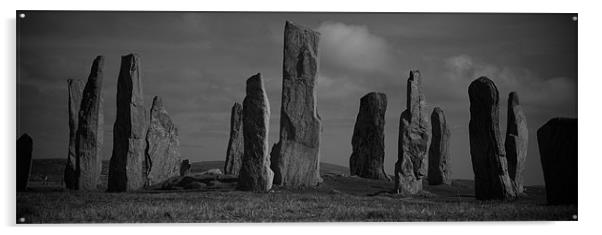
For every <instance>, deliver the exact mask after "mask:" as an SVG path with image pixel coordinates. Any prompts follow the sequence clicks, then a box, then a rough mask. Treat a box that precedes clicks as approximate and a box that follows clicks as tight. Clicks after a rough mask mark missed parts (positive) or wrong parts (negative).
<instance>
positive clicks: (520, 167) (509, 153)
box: [505, 92, 529, 194]
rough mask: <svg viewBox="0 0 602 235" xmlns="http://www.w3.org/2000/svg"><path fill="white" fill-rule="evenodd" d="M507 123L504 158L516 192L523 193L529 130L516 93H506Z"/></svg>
mask: <svg viewBox="0 0 602 235" xmlns="http://www.w3.org/2000/svg"><path fill="white" fill-rule="evenodd" d="M507 121H508V124H507V126H506V143H505V147H506V159H508V174H509V176H510V179H512V182H513V183H514V187H515V189H516V193H517V194H520V193H523V171H524V170H525V167H526V165H525V163H526V161H527V147H528V144H529V130H527V118H526V117H525V114H524V113H523V110H522V108H521V106H520V103H519V99H518V94H517V93H516V92H511V93H510V95H508V119H507Z"/></svg>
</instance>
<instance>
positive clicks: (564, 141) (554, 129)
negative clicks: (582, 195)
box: [537, 118, 578, 204]
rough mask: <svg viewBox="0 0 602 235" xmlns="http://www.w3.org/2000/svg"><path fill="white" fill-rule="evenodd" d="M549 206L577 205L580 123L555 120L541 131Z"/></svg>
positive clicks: (538, 131)
mask: <svg viewBox="0 0 602 235" xmlns="http://www.w3.org/2000/svg"><path fill="white" fill-rule="evenodd" d="M537 142H538V144H539V156H540V158H541V166H542V168H543V176H544V181H545V183H546V198H547V201H548V203H549V204H577V193H578V190H577V183H578V181H577V156H578V155H577V147H578V145H577V119H576V118H553V119H551V120H550V121H548V122H547V123H546V124H545V125H543V126H542V127H540V128H539V130H537Z"/></svg>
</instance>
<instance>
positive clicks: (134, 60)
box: [108, 54, 148, 192]
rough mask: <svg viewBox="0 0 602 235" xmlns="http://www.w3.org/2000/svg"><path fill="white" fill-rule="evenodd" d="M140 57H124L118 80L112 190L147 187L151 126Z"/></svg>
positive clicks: (110, 186)
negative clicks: (148, 143)
mask: <svg viewBox="0 0 602 235" xmlns="http://www.w3.org/2000/svg"><path fill="white" fill-rule="evenodd" d="M146 117H147V115H146V109H145V108H144V95H143V93H142V78H141V77H140V57H139V56H138V55H135V54H129V55H125V56H122V57H121V70H120V71H119V78H118V80H117V116H116V119H115V125H114V126H113V155H112V156H111V162H110V164H109V181H108V191H110V192H125V191H134V190H138V189H140V188H142V187H144V178H145V177H144V176H145V174H144V173H145V172H143V167H144V150H145V149H146V141H145V140H144V137H145V135H146V129H147V126H148V121H147V118H146Z"/></svg>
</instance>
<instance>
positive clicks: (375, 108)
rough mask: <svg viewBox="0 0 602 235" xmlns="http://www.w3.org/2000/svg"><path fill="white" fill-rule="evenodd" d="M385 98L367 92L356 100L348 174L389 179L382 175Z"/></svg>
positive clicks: (383, 173)
mask: <svg viewBox="0 0 602 235" xmlns="http://www.w3.org/2000/svg"><path fill="white" fill-rule="evenodd" d="M386 111H387V96H386V95H385V94H383V93H377V92H371V93H368V94H367V95H365V96H364V97H362V98H361V99H360V110H359V113H358V114H357V119H356V121H355V127H354V129H353V138H352V139H351V145H352V148H353V153H351V157H350V158H349V170H350V171H351V175H357V176H360V177H363V178H370V179H381V180H389V176H387V174H386V173H385V167H384V161H385V112H386Z"/></svg>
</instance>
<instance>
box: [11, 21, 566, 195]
mask: <svg viewBox="0 0 602 235" xmlns="http://www.w3.org/2000/svg"><path fill="white" fill-rule="evenodd" d="M27 15H28V17H27V18H25V19H19V20H18V24H19V25H18V26H19V29H18V43H19V48H18V54H19V57H18V58H19V60H18V71H19V75H20V76H19V78H18V81H17V89H18V104H17V109H18V112H17V114H18V127H17V129H18V130H17V132H18V134H22V133H24V132H28V133H30V134H31V135H32V136H33V137H34V142H35V151H34V155H35V157H37V158H49V157H52V158H62V157H65V154H66V150H67V138H68V129H67V128H68V126H67V105H66V103H67V85H66V79H68V78H77V79H87V77H88V73H89V71H90V65H91V62H92V60H93V58H94V57H95V56H96V55H101V54H102V55H104V56H105V57H106V60H105V61H106V62H105V74H104V75H105V82H104V86H103V87H104V88H103V89H104V91H103V95H104V101H105V106H104V112H105V135H104V138H105V148H104V156H105V158H109V157H110V152H111V149H112V128H113V123H114V121H115V117H114V116H115V95H116V81H117V75H118V71H119V62H120V56H122V55H125V54H128V53H138V54H140V55H141V58H142V76H143V81H144V92H145V102H146V106H147V108H149V109H150V105H151V101H152V97H153V96H161V97H162V98H163V100H164V103H165V105H166V108H167V110H168V112H169V113H170V115H171V116H172V118H173V119H174V121H175V123H176V125H177V127H178V129H179V134H180V136H181V140H180V142H181V147H182V152H183V155H184V156H185V157H187V158H190V159H192V160H193V161H201V160H222V159H223V158H224V155H225V149H226V145H227V141H228V132H229V126H228V125H229V119H230V117H229V115H230V108H231V107H232V104H233V103H234V102H242V99H243V98H244V92H245V87H244V85H245V80H246V79H247V78H248V77H250V76H251V75H253V74H256V73H262V75H263V77H264V81H265V86H266V90H267V94H268V98H269V100H270V107H271V113H272V116H271V118H270V130H269V134H270V141H269V142H270V144H273V143H275V142H277V140H278V132H279V116H280V97H281V86H282V78H281V76H282V71H281V69H282V46H283V35H282V34H283V31H284V22H285V20H292V21H294V22H296V23H300V24H303V25H306V26H308V27H310V28H314V29H315V30H317V31H319V32H320V33H321V39H320V49H319V50H320V78H319V80H318V101H319V103H318V110H319V113H320V116H321V117H322V126H323V132H322V146H321V158H322V159H321V160H322V161H325V162H331V163H336V164H341V165H347V164H348V159H349V155H350V154H351V144H350V143H351V135H352V133H353V125H354V122H355V118H356V115H357V111H358V109H359V99H360V98H361V97H362V96H363V95H365V94H366V93H368V92H371V91H379V92H384V93H386V94H387V97H388V110H387V113H386V126H385V137H386V141H385V142H386V157H385V163H386V170H387V172H388V173H391V174H392V173H393V165H394V163H395V161H396V159H397V135H398V124H399V115H400V113H401V112H402V111H403V109H405V102H406V101H405V92H406V87H405V85H406V80H407V77H408V72H409V70H410V69H419V70H420V71H421V72H422V75H423V78H424V86H425V88H424V90H425V94H426V99H427V102H428V107H429V108H433V107H434V106H440V107H442V108H443V109H444V110H445V112H446V115H447V117H448V122H449V124H450V125H451V129H452V138H451V152H452V171H453V174H454V175H453V176H454V177H455V178H471V177H472V169H471V163H470V155H469V149H468V131H467V127H468V119H469V113H468V110H469V103H468V95H467V89H468V84H469V83H470V82H471V81H472V80H474V79H475V78H477V77H478V76H483V75H484V76H489V77H490V78H491V79H493V80H494V81H495V82H496V84H497V86H498V88H499V90H500V95H501V97H500V99H501V100H502V102H501V103H502V114H504V115H502V117H501V118H502V121H503V123H502V125H501V126H502V129H505V119H506V116H505V112H506V110H505V108H506V104H505V103H506V101H505V100H506V99H507V94H508V93H509V92H510V91H517V92H518V93H519V95H520V97H521V102H522V105H523V109H524V110H525V112H526V114H527V117H528V124H529V135H530V139H529V141H530V145H529V146H530V147H529V152H528V160H527V172H526V178H527V184H542V183H543V175H542V173H541V167H540V165H539V154H538V151H537V143H536V137H535V133H536V130H537V128H538V127H539V126H541V125H543V123H545V122H546V121H547V120H548V119H550V118H552V117H555V116H573V117H576V116H577V93H576V92H577V88H576V86H577V59H576V58H577V57H576V56H577V40H576V39H577V36H576V35H577V34H576V32H577V31H576V30H577V27H576V23H575V22H573V21H571V19H570V18H571V16H572V15H570V14H390V13H388V14H373V13H371V14H366V13H362V14H349V13H338V14H336V13H335V14H333V13H190V12H180V13H165V12H164V13H153V12H122V13H119V12H31V13H28V14H27Z"/></svg>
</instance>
